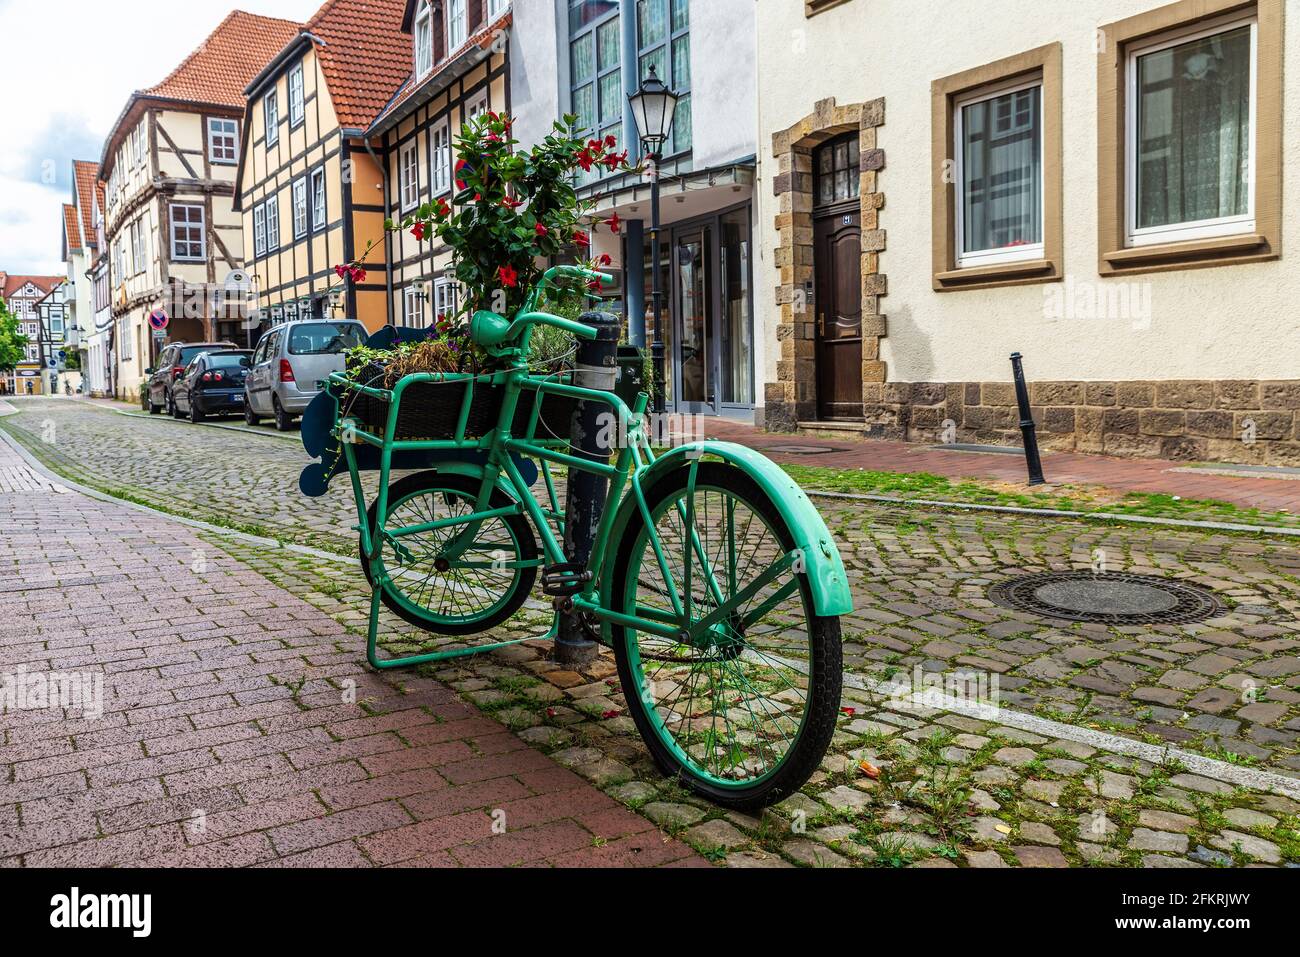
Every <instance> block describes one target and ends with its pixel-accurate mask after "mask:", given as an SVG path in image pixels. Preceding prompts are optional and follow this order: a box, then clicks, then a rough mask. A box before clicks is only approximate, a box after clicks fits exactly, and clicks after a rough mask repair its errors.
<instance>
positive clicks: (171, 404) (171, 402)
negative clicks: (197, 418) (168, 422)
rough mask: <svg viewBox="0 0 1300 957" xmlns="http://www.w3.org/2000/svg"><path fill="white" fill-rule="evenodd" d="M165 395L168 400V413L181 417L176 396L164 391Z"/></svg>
mask: <svg viewBox="0 0 1300 957" xmlns="http://www.w3.org/2000/svg"><path fill="white" fill-rule="evenodd" d="M163 396H164V398H166V400H167V414H168V415H170V416H174V417H176V418H178V419H179V418H180V417H181V414H180V413H179V412H177V411H176V396H174V395H172V394H171V393H170V392H164V393H163Z"/></svg>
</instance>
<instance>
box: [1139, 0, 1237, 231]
mask: <svg viewBox="0 0 1300 957" xmlns="http://www.w3.org/2000/svg"><path fill="white" fill-rule="evenodd" d="M1244 26H1249V27H1250V121H1249V122H1250V137H1249V139H1248V141H1247V147H1246V148H1247V149H1248V150H1249V157H1248V167H1247V170H1248V171H1247V174H1246V175H1247V178H1248V180H1247V186H1248V192H1247V198H1246V212H1245V213H1244V214H1242V215H1239V216H1218V217H1215V218H1213V219H1202V220H1196V221H1194V222H1186V223H1169V224H1167V225H1164V226H1147V227H1146V228H1144V229H1138V228H1137V199H1138V196H1137V193H1138V190H1137V149H1138V109H1137V106H1138V69H1137V66H1138V63H1137V61H1138V59H1139V58H1140V57H1144V56H1147V55H1148V54H1151V53H1158V52H1160V51H1161V50H1166V49H1168V48H1169V47H1175V46H1180V45H1182V44H1184V43H1189V42H1191V41H1193V40H1200V39H1204V38H1205V37H1209V36H1214V35H1215V34H1218V33H1227V32H1228V31H1230V30H1236V29H1238V28H1239V27H1244ZM1124 54H1125V56H1124V77H1125V90H1124V242H1125V245H1126V246H1128V247H1133V246H1151V245H1155V244H1159V243H1176V242H1188V241H1192V240H1197V239H1212V238H1214V237H1216V236H1236V235H1241V234H1243V233H1252V232H1254V231H1255V182H1256V181H1255V157H1256V154H1257V152H1258V150H1257V149H1256V146H1255V144H1256V140H1257V138H1258V136H1259V127H1258V121H1257V118H1256V106H1257V104H1258V102H1259V89H1258V86H1259V18H1258V17H1257V16H1256V15H1255V14H1254V13H1251V14H1248V15H1246V16H1242V15H1241V14H1239V13H1237V14H1230V15H1228V16H1225V17H1219V18H1217V19H1215V20H1212V21H1210V22H1208V23H1205V22H1202V23H1197V24H1192V25H1190V26H1186V27H1181V28H1178V29H1174V30H1169V31H1166V32H1165V33H1161V34H1160V35H1159V36H1156V37H1151V38H1148V39H1146V40H1143V41H1141V42H1140V43H1136V44H1133V45H1131V46H1129V47H1127V48H1126V49H1125V51H1124Z"/></svg>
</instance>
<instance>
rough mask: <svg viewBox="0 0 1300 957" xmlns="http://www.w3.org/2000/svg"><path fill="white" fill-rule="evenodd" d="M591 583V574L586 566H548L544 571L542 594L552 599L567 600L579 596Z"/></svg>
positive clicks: (571, 564)
mask: <svg viewBox="0 0 1300 957" xmlns="http://www.w3.org/2000/svg"><path fill="white" fill-rule="evenodd" d="M590 581H591V572H589V571H587V569H586V566H585V565H578V564H574V563H570V564H564V565H547V566H546V567H545V568H544V569H542V594H544V595H549V596H550V597H552V598H567V597H569V596H570V595H577V594H579V593H580V592H581V591H582V589H583V587H584V586H585V585H586V584H587V583H588V582H590Z"/></svg>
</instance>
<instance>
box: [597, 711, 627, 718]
mask: <svg viewBox="0 0 1300 957" xmlns="http://www.w3.org/2000/svg"><path fill="white" fill-rule="evenodd" d="M622 713H623V712H622V711H606V712H605V713H604V714H602V715H601V717H602V718H605V719H606V720H608V719H609V718H617V717H618V716H619V715H620V714H622Z"/></svg>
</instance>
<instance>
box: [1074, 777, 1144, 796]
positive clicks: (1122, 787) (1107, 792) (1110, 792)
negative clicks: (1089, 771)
mask: <svg viewBox="0 0 1300 957" xmlns="http://www.w3.org/2000/svg"><path fill="white" fill-rule="evenodd" d="M1083 786H1084V789H1085V790H1086V791H1087V792H1088V793H1089V794H1097V793H1098V789H1097V782H1096V780H1095V779H1094V778H1093V776H1092V775H1088V776H1086V777H1085V778H1084V779H1083ZM1100 793H1101V796H1102V797H1104V798H1110V799H1111V800H1113V801H1127V800H1128V799H1129V798H1131V797H1132V796H1133V778H1131V777H1129V776H1128V775H1126V774H1116V773H1115V772H1114V771H1102V772H1101V791H1100Z"/></svg>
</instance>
